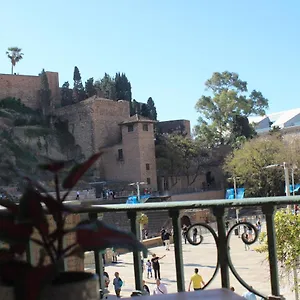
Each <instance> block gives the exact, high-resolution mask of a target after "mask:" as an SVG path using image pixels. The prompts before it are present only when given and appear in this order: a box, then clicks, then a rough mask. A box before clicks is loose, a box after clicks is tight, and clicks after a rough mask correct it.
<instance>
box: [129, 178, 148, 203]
mask: <svg viewBox="0 0 300 300" xmlns="http://www.w3.org/2000/svg"><path fill="white" fill-rule="evenodd" d="M142 184H146V183H145V182H143V181H141V182H132V183H130V184H129V185H136V191H137V200H138V202H139V203H140V201H141V190H140V185H142Z"/></svg>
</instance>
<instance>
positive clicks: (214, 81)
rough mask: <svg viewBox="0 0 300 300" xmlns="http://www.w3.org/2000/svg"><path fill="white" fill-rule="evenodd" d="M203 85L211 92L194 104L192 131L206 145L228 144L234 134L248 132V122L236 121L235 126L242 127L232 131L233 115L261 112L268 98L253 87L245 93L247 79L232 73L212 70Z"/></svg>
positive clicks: (241, 115)
mask: <svg viewBox="0 0 300 300" xmlns="http://www.w3.org/2000/svg"><path fill="white" fill-rule="evenodd" d="M205 85H206V87H207V89H208V90H209V91H210V92H211V93H212V95H210V96H204V95H203V96H202V97H201V98H200V99H199V100H198V102H197V104H196V110H197V111H198V112H199V113H200V118H199V124H198V125H197V126H196V127H195V133H196V135H197V136H198V138H199V139H201V140H202V141H204V142H205V143H206V144H208V145H210V146H216V145H231V144H232V143H234V142H235V139H236V137H237V135H238V134H241V133H242V132H244V131H251V128H250V125H249V123H248V124H247V123H246V122H243V123H241V122H240V123H239V126H238V127H241V126H245V129H242V130H241V128H239V129H238V131H237V132H235V131H234V130H235V129H237V128H236V124H235V122H236V121H237V118H246V117H248V116H250V115H264V114H265V109H267V108H268V100H267V99H266V98H264V97H263V95H262V93H261V92H258V91H256V90H253V91H252V92H251V93H248V89H247V82H246V81H242V80H241V79H240V78H239V75H238V74H236V73H232V72H228V71H225V72H222V73H219V72H216V73H213V75H212V77H211V78H210V79H209V80H207V81H206V83H205ZM239 121H241V119H239ZM249 136H250V137H251V134H250V135H249Z"/></svg>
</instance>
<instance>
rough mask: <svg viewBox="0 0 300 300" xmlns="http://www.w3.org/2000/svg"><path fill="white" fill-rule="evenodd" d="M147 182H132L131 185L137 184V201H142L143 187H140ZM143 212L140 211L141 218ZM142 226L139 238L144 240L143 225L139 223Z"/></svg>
mask: <svg viewBox="0 0 300 300" xmlns="http://www.w3.org/2000/svg"><path fill="white" fill-rule="evenodd" d="M142 184H145V182H143V181H141V182H139V181H137V182H132V183H130V184H129V185H131V186H136V194H137V195H136V196H137V201H138V203H141V189H140V185H142ZM141 215H142V213H139V218H140V217H141ZM139 226H140V232H139V235H140V236H139V237H138V238H139V240H140V241H143V225H142V224H141V223H139Z"/></svg>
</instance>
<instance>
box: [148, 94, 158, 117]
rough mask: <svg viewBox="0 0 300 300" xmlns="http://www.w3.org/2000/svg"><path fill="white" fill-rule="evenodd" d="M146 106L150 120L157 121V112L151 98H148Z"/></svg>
mask: <svg viewBox="0 0 300 300" xmlns="http://www.w3.org/2000/svg"><path fill="white" fill-rule="evenodd" d="M147 106H148V109H149V115H150V119H151V120H154V121H156V120H157V111H156V107H155V103H154V101H153V99H152V98H151V97H149V98H148V101H147Z"/></svg>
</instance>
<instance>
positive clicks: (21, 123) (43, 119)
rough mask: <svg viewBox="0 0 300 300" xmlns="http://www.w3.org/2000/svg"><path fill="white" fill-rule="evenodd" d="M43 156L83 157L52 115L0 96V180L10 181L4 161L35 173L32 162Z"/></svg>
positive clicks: (78, 148)
mask: <svg viewBox="0 0 300 300" xmlns="http://www.w3.org/2000/svg"><path fill="white" fill-rule="evenodd" d="M47 158H52V159H63V160H76V161H79V160H81V159H83V157H82V153H81V149H80V147H79V146H78V145H76V141H75V138H74V136H73V135H72V134H71V133H70V132H69V131H68V124H67V123H66V122H63V121H61V120H60V119H59V118H58V117H56V116H44V115H43V114H42V113H41V112H40V111H36V110H32V109H31V108H29V107H26V106H25V105H24V104H22V103H21V101H20V100H16V99H14V98H6V99H2V100H0V183H1V180H2V184H7V183H12V182H13V181H14V177H13V175H12V174H11V173H10V172H9V171H8V167H7V165H8V161H9V162H11V163H13V164H14V165H15V166H16V167H17V168H19V169H21V170H25V171H26V172H29V173H33V174H37V173H36V172H37V170H36V165H37V163H38V162H41V161H45V160H47Z"/></svg>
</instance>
